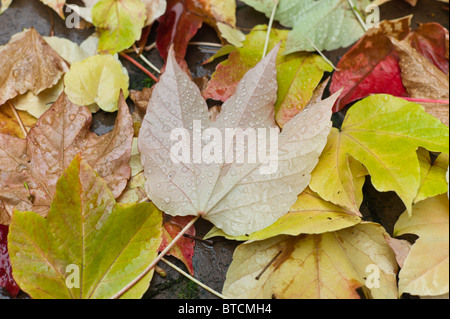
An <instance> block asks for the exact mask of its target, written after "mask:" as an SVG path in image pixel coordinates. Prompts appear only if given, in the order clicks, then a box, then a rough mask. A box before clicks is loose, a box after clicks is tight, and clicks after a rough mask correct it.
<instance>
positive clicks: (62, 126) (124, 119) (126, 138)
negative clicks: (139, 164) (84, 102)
mask: <svg viewBox="0 0 450 319" xmlns="http://www.w3.org/2000/svg"><path fill="white" fill-rule="evenodd" d="M91 124H92V114H91V112H90V111H89V110H88V109H87V108H86V107H81V106H77V105H74V104H72V103H71V102H70V101H69V99H68V98H67V97H66V96H65V95H64V94H62V95H61V97H60V98H59V100H58V101H57V102H56V103H55V104H54V105H53V106H52V108H51V109H50V110H48V111H47V112H46V113H45V114H44V115H43V116H42V117H41V118H40V119H39V121H38V123H37V125H36V126H35V127H34V128H32V129H31V130H30V132H29V134H28V136H27V139H26V140H22V139H18V138H14V137H11V136H9V135H2V134H0V171H1V172H2V174H1V175H0V200H1V201H3V204H4V206H5V209H6V212H7V215H6V216H4V214H5V213H4V212H3V214H2V215H3V216H0V221H1V222H2V223H6V224H8V220H9V219H10V216H11V214H12V212H13V210H14V209H16V210H20V211H26V210H33V211H34V212H36V213H39V214H41V215H42V216H46V215H47V213H48V210H49V207H50V203H51V201H52V198H53V196H54V194H55V189H56V182H57V180H58V178H59V177H60V176H61V174H62V172H63V170H64V169H65V168H66V167H67V166H68V165H69V164H70V162H71V160H72V159H73V158H74V157H75V155H76V154H78V153H81V155H82V157H83V159H85V160H86V161H87V162H88V163H89V165H91V166H92V167H93V168H94V169H95V170H96V171H97V172H98V174H99V175H100V176H101V177H103V178H104V179H105V180H106V182H107V183H108V186H109V188H110V189H111V191H112V192H113V194H114V196H115V197H119V196H120V194H121V193H122V191H123V190H124V188H125V186H126V184H127V181H128V179H129V178H130V173H131V169H130V165H129V161H130V154H131V144H132V138H133V122H132V119H131V115H130V114H129V111H128V106H127V104H126V102H125V100H124V99H123V97H122V98H121V99H120V103H119V114H118V117H117V120H116V125H115V127H114V129H113V131H111V132H110V133H108V134H105V135H103V136H100V137H99V136H97V134H95V133H92V132H90V126H91ZM0 212H1V211H0Z"/></svg>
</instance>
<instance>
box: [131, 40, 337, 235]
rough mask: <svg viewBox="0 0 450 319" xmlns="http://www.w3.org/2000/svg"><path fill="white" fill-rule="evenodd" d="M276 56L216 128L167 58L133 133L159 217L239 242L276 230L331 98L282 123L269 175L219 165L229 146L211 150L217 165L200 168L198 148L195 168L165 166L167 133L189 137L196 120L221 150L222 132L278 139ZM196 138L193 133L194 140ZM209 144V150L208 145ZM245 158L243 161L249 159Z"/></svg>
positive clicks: (243, 85)
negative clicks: (196, 224)
mask: <svg viewBox="0 0 450 319" xmlns="http://www.w3.org/2000/svg"><path fill="white" fill-rule="evenodd" d="M277 53H278V48H275V49H274V50H272V51H271V53H269V54H268V56H267V57H266V58H264V59H263V60H262V61H261V62H260V63H259V64H258V65H257V66H256V67H255V68H253V69H252V70H250V71H249V72H248V73H247V74H246V75H245V76H244V78H243V79H242V81H241V82H240V84H239V86H238V88H237V90H236V94H235V95H233V96H232V97H231V98H230V99H228V100H227V102H225V104H224V105H223V107H222V111H221V113H220V114H219V116H218V118H217V121H216V122H211V121H210V116H209V112H208V107H207V105H206V101H205V100H204V99H203V97H202V95H201V93H200V91H199V89H198V87H197V86H196V84H195V83H194V82H193V81H191V80H190V78H189V76H188V75H187V74H186V73H184V72H183V71H182V70H181V68H180V67H179V66H178V64H177V62H176V58H175V54H174V52H173V51H171V55H170V56H169V59H168V63H167V66H166V71H165V72H164V73H163V75H162V76H161V80H160V82H159V83H158V84H156V85H155V87H154V89H153V94H152V97H151V100H150V103H149V106H148V109H147V114H146V116H145V118H144V122H143V124H142V127H141V130H140V134H139V150H140V151H141V154H142V158H141V159H142V164H143V166H144V172H145V174H146V178H147V183H146V192H147V194H148V197H149V199H150V200H151V201H152V202H153V203H155V205H157V206H158V207H159V208H160V209H161V210H163V211H164V212H166V213H167V214H169V215H172V216H188V215H192V216H199V215H201V216H203V218H205V219H207V220H209V221H211V222H212V223H213V224H215V225H216V226H217V227H219V228H221V229H222V230H223V231H225V232H226V233H227V234H229V235H232V236H239V235H243V234H248V233H252V232H255V231H257V230H261V229H263V228H265V227H267V226H269V225H271V224H272V223H274V222H275V221H276V220H277V219H278V218H280V217H281V216H283V215H284V214H286V213H287V212H288V211H289V208H290V207H291V206H292V205H293V204H294V203H295V202H296V200H297V195H298V194H300V193H301V192H302V191H303V190H304V189H305V188H306V187H307V186H308V183H309V180H310V172H311V171H312V170H313V168H314V167H315V166H316V164H317V159H318V157H319V155H320V153H321V152H322V150H323V147H324V146H325V144H326V136H327V135H328V133H329V131H330V128H331V122H330V118H331V104H333V103H334V101H335V99H336V96H334V97H331V98H329V99H327V100H325V101H323V102H320V103H317V104H314V105H311V106H310V107H309V108H308V109H307V110H304V111H303V112H301V113H300V114H299V115H297V116H296V117H295V118H293V119H292V120H291V121H290V122H289V123H287V124H286V125H285V127H284V130H283V132H282V133H281V134H279V135H278V134H276V136H278V137H277V138H278V140H279V144H278V154H279V155H278V156H277V158H278V169H277V170H276V172H275V173H273V172H272V171H269V169H268V170H267V171H265V173H267V174H261V172H263V171H261V168H262V166H263V165H262V162H258V161H256V164H252V163H244V164H238V163H236V160H233V161H231V164H225V163H226V161H224V160H223V159H224V158H225V159H230V156H231V155H234V154H233V153H234V150H235V149H236V145H235V144H236V142H235V141H234V142H232V144H233V145H229V146H226V148H225V152H222V154H221V155H219V154H218V153H219V152H218V151H217V153H216V151H215V156H217V157H222V159H220V158H219V159H217V160H216V162H214V161H213V163H209V164H208V163H205V162H203V161H202V160H201V158H200V161H199V160H198V157H199V156H201V155H202V154H201V153H202V150H200V151H199V150H197V149H196V150H194V151H193V154H189V155H190V158H194V162H193V163H192V162H191V163H190V164H187V163H186V162H181V163H179V164H177V163H174V162H173V161H172V159H171V158H172V157H171V151H170V149H171V148H172V147H173V146H174V145H173V144H174V143H173V142H172V141H171V140H170V136H171V132H172V131H173V130H174V129H182V130H183V132H185V133H186V134H188V135H189V136H191V137H192V134H193V133H194V124H195V123H194V121H199V122H197V123H198V124H199V125H201V130H203V129H207V128H215V129H216V130H215V132H217V131H219V132H220V133H221V137H220V142H222V144H223V137H224V136H225V134H224V133H225V130H226V128H228V129H238V128H241V129H249V128H250V129H254V130H256V129H263V130H264V132H266V137H267V131H269V129H272V130H271V135H274V134H273V132H279V130H278V128H277V126H276V124H275V121H274V117H273V113H274V111H273V105H274V103H275V101H276V91H277V90H276V88H277V83H276V69H275V62H276V57H277ZM198 131H199V128H196V129H195V134H198ZM266 141H267V140H266ZM200 143H201V144H202V145H201V147H202V148H203V147H204V146H207V145H206V144H207V143H206V140H203V141H202V142H200ZM262 143H266V142H262ZM208 144H209V146H210V147H211V144H212V143H208ZM196 147H197V146H196ZM188 150H190V148H188ZM222 155H223V156H222ZM243 155H244V158H246V157H247V156H246V155H248V153H247V152H245V154H243ZM192 156H193V157H192ZM233 158H234V156H233ZM272 158H273V157H272ZM244 162H245V160H244ZM248 162H250V161H248ZM266 168H267V167H266ZM243 194H245V196H243Z"/></svg>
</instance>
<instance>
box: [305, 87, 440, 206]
mask: <svg viewBox="0 0 450 319" xmlns="http://www.w3.org/2000/svg"><path fill="white" fill-rule="evenodd" d="M419 147H422V148H425V149H427V150H429V151H432V152H442V153H445V154H448V152H449V129H448V127H446V126H445V125H444V124H442V123H441V122H440V121H439V120H438V119H436V118H435V117H433V116H431V115H429V114H427V113H426V112H425V111H424V108H423V106H421V105H418V104H415V103H411V102H408V101H405V100H403V99H399V98H395V97H392V96H389V95H374V96H371V97H368V98H366V99H364V100H362V101H360V102H358V103H357V104H355V105H353V106H352V107H351V108H350V110H349V111H348V113H347V116H346V118H345V121H344V123H343V125H342V128H341V129H340V130H338V129H333V130H332V132H331V134H330V136H329V138H328V145H327V146H326V147H325V150H324V152H323V153H322V156H321V158H320V161H319V164H318V166H317V167H316V169H315V170H314V172H313V174H312V181H311V184H310V187H311V189H312V190H314V191H315V192H317V193H318V194H319V195H320V196H321V197H322V198H323V199H325V200H328V201H330V202H332V203H334V204H337V205H341V206H344V207H347V208H350V209H353V210H354V209H358V208H359V207H358V205H357V203H355V200H354V197H355V195H354V193H353V191H354V190H355V189H357V188H355V187H353V185H352V173H351V170H350V169H349V164H348V158H349V156H351V157H353V158H354V159H355V160H357V161H358V162H360V163H361V164H363V165H364V166H365V167H366V168H367V170H368V172H369V174H370V175H371V177H372V183H373V185H374V186H375V188H376V189H377V190H378V191H380V192H388V191H394V192H396V193H397V195H398V196H399V197H400V198H401V199H402V201H403V202H404V204H405V205H406V207H407V210H408V212H410V213H411V211H412V204H413V202H414V199H415V198H416V196H417V193H418V191H419V187H420V180H421V179H420V165H419V159H418V157H417V153H416V151H417V149H418V148H419Z"/></svg>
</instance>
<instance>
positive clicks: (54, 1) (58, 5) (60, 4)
mask: <svg viewBox="0 0 450 319" xmlns="http://www.w3.org/2000/svg"><path fill="white" fill-rule="evenodd" d="M40 1H41V2H42V3H43V4H45V5H46V6H49V7H50V8H52V9H53V10H55V12H56V13H57V14H59V16H60V17H61V18H63V19H65V17H64V11H63V8H64V5H65V4H66V0H40Z"/></svg>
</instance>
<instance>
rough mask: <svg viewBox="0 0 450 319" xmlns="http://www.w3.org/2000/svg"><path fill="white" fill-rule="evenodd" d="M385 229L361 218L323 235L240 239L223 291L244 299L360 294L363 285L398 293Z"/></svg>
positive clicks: (378, 293)
mask: <svg viewBox="0 0 450 319" xmlns="http://www.w3.org/2000/svg"><path fill="white" fill-rule="evenodd" d="M385 234H386V232H385V230H384V229H383V227H381V226H380V225H378V224H372V223H363V224H359V225H356V226H354V227H351V228H348V229H344V230H340V231H337V232H331V233H325V234H322V235H304V236H298V237H290V236H278V237H275V238H271V239H267V240H265V241H259V242H253V243H246V244H242V245H241V246H239V247H238V248H237V249H236V251H235V253H234V256H233V262H232V264H231V266H230V268H229V269H228V273H227V278H226V281H225V285H224V289H223V294H224V295H225V296H227V297H228V298H244V299H247V298H248V299H260V298H262V299H270V298H277V299H359V298H360V295H359V294H358V292H357V289H359V288H362V289H363V291H364V293H365V295H366V297H369V298H374V299H387V298H389V299H391V298H397V279H396V274H397V262H396V260H395V254H394V252H393V251H392V249H391V248H390V247H389V245H388V244H387V243H386V241H385V237H384V236H385ZM274 257H277V258H275V260H273V259H274ZM271 261H272V262H271ZM267 265H269V267H268V268H267V269H266V267H267ZM374 272H376V274H375V276H374ZM371 275H372V276H371ZM377 275H379V281H378V280H376V277H377ZM371 288H372V289H371Z"/></svg>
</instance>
